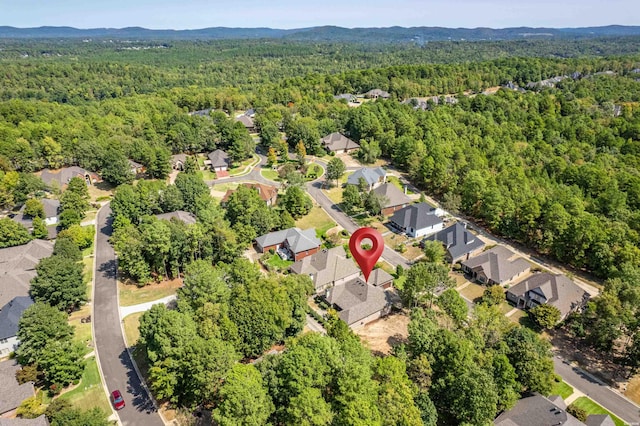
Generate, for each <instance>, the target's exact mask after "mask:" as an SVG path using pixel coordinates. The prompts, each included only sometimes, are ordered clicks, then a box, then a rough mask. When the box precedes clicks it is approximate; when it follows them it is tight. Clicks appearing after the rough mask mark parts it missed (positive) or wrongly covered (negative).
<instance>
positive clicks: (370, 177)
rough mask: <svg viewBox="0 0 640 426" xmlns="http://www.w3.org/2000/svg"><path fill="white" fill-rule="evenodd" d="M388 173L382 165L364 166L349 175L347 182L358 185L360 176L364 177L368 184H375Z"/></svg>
mask: <svg viewBox="0 0 640 426" xmlns="http://www.w3.org/2000/svg"><path fill="white" fill-rule="evenodd" d="M386 175H387V172H386V171H385V170H384V169H383V168H382V167H375V168H371V167H363V168H361V169H358V170H356V171H355V172H353V173H352V174H351V175H349V177H348V178H347V183H348V184H350V185H358V183H359V182H360V178H363V179H364V181H365V182H367V185H373V184H375V183H376V182H378V181H379V180H380V178H384V177H385V176H386Z"/></svg>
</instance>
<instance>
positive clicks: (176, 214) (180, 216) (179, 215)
mask: <svg viewBox="0 0 640 426" xmlns="http://www.w3.org/2000/svg"><path fill="white" fill-rule="evenodd" d="M156 217H157V218H158V219H160V220H163V219H164V220H169V221H170V220H171V219H175V220H179V221H180V222H183V223H184V224H185V225H193V224H194V223H196V221H197V219H196V215H194V214H193V213H191V212H186V211H184V210H176V211H173V212H168V213H161V214H157V215H156Z"/></svg>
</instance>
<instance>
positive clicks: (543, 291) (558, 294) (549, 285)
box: [508, 272, 590, 318]
mask: <svg viewBox="0 0 640 426" xmlns="http://www.w3.org/2000/svg"><path fill="white" fill-rule="evenodd" d="M508 292H509V293H512V294H513V295H514V296H516V297H522V296H524V297H527V298H531V296H532V295H533V294H535V295H537V296H539V297H542V298H543V299H544V300H546V303H547V304H549V305H553V306H555V307H556V308H558V310H559V311H560V314H561V316H562V318H564V317H565V316H567V315H568V314H569V313H570V312H571V311H573V308H574V307H575V306H577V305H578V304H582V303H583V302H584V301H585V299H586V298H588V297H590V295H589V293H587V292H586V291H584V290H583V289H582V288H581V287H579V286H578V285H577V284H576V283H574V282H573V281H571V280H570V279H569V278H567V276H566V275H554V274H550V273H547V272H543V273H539V274H534V275H532V276H530V277H529V278H527V279H526V280H523V281H520V282H519V283H518V284H516V285H514V286H512V287H510V288H509V290H508ZM529 292H532V293H533V294H531V295H530V294H528V293H529Z"/></svg>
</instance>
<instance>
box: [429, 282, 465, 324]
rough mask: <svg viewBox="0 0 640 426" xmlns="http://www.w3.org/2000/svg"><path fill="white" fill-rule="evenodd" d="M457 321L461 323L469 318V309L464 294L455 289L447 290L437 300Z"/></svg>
mask: <svg viewBox="0 0 640 426" xmlns="http://www.w3.org/2000/svg"><path fill="white" fill-rule="evenodd" d="M436 303H437V304H438V306H440V307H441V308H442V309H443V310H444V311H445V312H446V313H447V314H448V315H449V316H450V317H451V318H452V319H453V320H454V321H455V322H456V324H458V325H460V324H462V323H463V322H464V321H465V320H466V319H467V312H468V310H469V308H468V306H467V303H466V302H465V301H464V299H463V298H462V296H460V294H458V292H457V291H456V290H455V289H453V288H450V289H447V290H445V291H444V292H443V293H442V294H441V295H440V296H439V297H438V300H437V302H436Z"/></svg>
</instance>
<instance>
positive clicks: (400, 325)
mask: <svg viewBox="0 0 640 426" xmlns="http://www.w3.org/2000/svg"><path fill="white" fill-rule="evenodd" d="M407 325H409V317H408V316H406V315H404V314H393V315H388V316H386V317H384V318H380V319H379V320H376V321H374V322H372V323H369V324H367V325H365V326H364V327H361V328H359V329H357V330H355V333H356V334H357V335H358V336H360V338H361V339H362V342H363V343H364V344H365V345H366V346H367V347H368V348H369V349H371V350H372V351H373V352H374V353H375V352H378V353H381V354H385V355H387V354H389V353H390V352H391V346H392V345H396V344H398V343H402V342H404V341H406V340H407V336H408V331H407Z"/></svg>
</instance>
